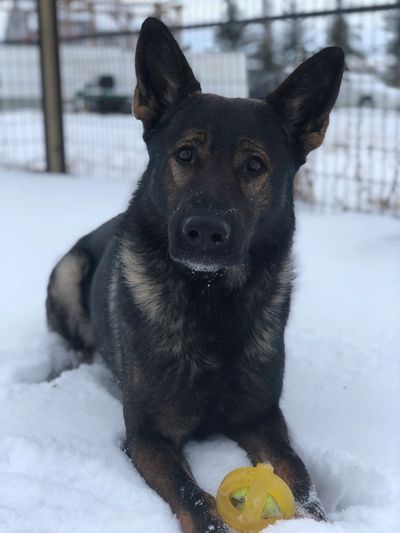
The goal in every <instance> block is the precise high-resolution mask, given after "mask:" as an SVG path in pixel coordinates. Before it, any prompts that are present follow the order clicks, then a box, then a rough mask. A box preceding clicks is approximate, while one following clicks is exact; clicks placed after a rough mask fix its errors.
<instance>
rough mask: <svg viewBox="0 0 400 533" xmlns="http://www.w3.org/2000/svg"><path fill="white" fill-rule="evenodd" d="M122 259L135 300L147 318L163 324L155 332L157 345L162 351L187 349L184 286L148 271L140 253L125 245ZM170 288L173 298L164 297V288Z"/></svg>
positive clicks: (125, 274) (176, 351)
mask: <svg viewBox="0 0 400 533" xmlns="http://www.w3.org/2000/svg"><path fill="white" fill-rule="evenodd" d="M121 261H122V265H123V272H124V277H125V279H126V281H127V283H128V286H129V289H130V291H131V294H132V296H133V299H134V300H135V302H136V303H137V304H138V306H139V307H140V308H141V309H142V311H144V313H145V314H146V315H147V317H148V318H149V319H150V320H151V321H152V322H153V323H154V324H157V323H158V324H159V325H160V327H159V328H158V329H157V330H156V331H155V335H156V334H157V333H158V335H157V347H158V349H159V350H161V351H166V352H172V353H180V352H181V351H182V348H183V341H184V336H183V323H184V309H183V308H182V306H181V305H180V300H181V298H180V291H181V286H180V285H179V284H175V285H174V286H171V285H168V286H166V287H163V285H161V284H160V283H159V282H158V281H157V280H156V279H155V278H153V277H152V276H150V275H149V274H148V273H147V269H146V265H145V263H144V262H143V260H142V258H141V257H140V256H139V254H135V253H133V252H131V251H129V250H128V247H127V246H122V253H121ZM164 289H165V290H168V289H170V292H171V295H170V297H164V298H163V291H164Z"/></svg>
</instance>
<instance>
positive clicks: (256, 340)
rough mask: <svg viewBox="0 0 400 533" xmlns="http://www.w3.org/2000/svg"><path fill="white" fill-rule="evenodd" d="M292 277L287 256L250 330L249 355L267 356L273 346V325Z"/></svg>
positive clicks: (290, 262)
mask: <svg viewBox="0 0 400 533" xmlns="http://www.w3.org/2000/svg"><path fill="white" fill-rule="evenodd" d="M292 279H293V266H292V259H291V257H288V258H287V260H286V261H285V262H284V264H283V265H282V268H281V270H280V271H279V273H278V278H277V288H276V290H275V292H274V294H273V295H272V297H271V299H270V300H268V302H267V303H266V306H265V308H264V309H263V310H262V311H261V312H260V318H259V319H258V320H257V321H256V323H255V325H254V329H253V332H252V339H251V341H250V342H249V344H248V345H247V347H246V354H247V355H248V356H250V357H254V356H257V357H259V356H260V355H265V356H267V357H268V356H269V355H270V353H271V350H272V349H273V346H274V340H275V339H274V334H275V325H276V326H279V323H280V319H279V313H280V311H281V308H282V305H283V304H284V302H285V300H286V298H287V295H288V292H290V286H291V282H292Z"/></svg>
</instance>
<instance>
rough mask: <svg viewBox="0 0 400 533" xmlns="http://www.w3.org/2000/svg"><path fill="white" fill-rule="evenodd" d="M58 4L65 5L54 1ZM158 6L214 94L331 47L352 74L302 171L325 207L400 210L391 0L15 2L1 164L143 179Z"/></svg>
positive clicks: (9, 15)
mask: <svg viewBox="0 0 400 533" xmlns="http://www.w3.org/2000/svg"><path fill="white" fill-rule="evenodd" d="M53 8H54V11H53ZM149 15H152V16H156V17H158V18H161V19H162V20H163V21H164V22H166V23H167V24H168V25H169V27H170V28H171V29H173V31H174V35H175V37H176V39H177V40H178V41H179V43H180V45H181V47H182V48H183V49H184V51H185V53H186V54H187V56H188V58H189V62H190V64H191V65H192V67H193V70H194V72H195V74H196V76H197V77H198V79H199V80H200V82H201V84H202V87H203V91H204V92H215V93H217V94H220V95H223V96H229V97H247V96H251V97H256V98H262V97H264V96H265V95H266V94H267V93H268V92H270V91H271V90H272V89H274V88H275V87H276V86H277V85H278V84H279V83H280V82H281V81H282V79H283V78H284V77H285V76H287V75H288V74H289V73H290V72H291V70H292V69H293V68H294V67H296V66H297V65H298V64H299V63H300V62H301V61H303V60H304V59H306V58H307V57H309V56H310V55H311V54H313V53H314V52H317V51H318V50H320V49H321V48H322V47H324V46H328V45H338V46H341V47H342V48H343V49H344V51H345V53H346V62H347V65H346V72H345V75H344V81H343V85H342V89H341V93H340V96H339V100H338V102H337V105H336V108H335V110H334V112H333V114H332V116H331V124H330V127H329V130H328V135H327V138H326V141H325V143H324V146H323V148H322V149H321V150H318V151H316V152H315V153H313V154H311V156H310V158H309V162H308V164H307V165H306V167H305V168H304V169H303V170H302V171H301V172H300V174H299V176H298V177H297V180H296V194H297V197H298V198H300V199H302V200H304V201H306V202H308V203H310V204H313V205H315V206H317V207H321V208H323V209H334V210H347V209H351V210H358V211H374V212H377V211H382V212H388V213H391V214H394V215H397V216H398V215H400V3H399V2H398V1H388V2H385V1H384V0H301V1H300V0H247V1H242V0H202V1H198V0H180V1H179V0H173V1H158V2H154V1H151V0H142V1H136V0H54V1H53V0H44V1H43V0H39V1H37V0H2V1H1V2H0V66H1V67H0V169H7V170H14V169H18V170H33V171H39V172H43V171H46V170H52V171H61V172H66V173H68V174H71V175H85V176H91V177H93V179H95V178H101V177H104V178H110V179H114V180H131V181H132V182H134V181H135V180H137V178H138V177H139V176H140V174H141V173H142V171H143V169H144V167H145V164H146V160H147V159H146V158H147V156H146V152H145V147H144V144H143V141H142V138H141V134H142V131H141V123H139V122H138V121H136V120H135V119H134V118H132V116H131V96H132V93H133V87H134V85H135V74H134V50H135V45H136V41H137V37H138V32H139V28H140V25H141V23H142V21H143V20H144V18H146V17H147V16H149Z"/></svg>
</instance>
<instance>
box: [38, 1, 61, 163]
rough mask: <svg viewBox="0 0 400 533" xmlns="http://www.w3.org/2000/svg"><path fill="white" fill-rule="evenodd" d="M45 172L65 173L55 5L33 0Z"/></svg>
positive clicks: (50, 2)
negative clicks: (36, 29)
mask: <svg viewBox="0 0 400 533" xmlns="http://www.w3.org/2000/svg"><path fill="white" fill-rule="evenodd" d="M37 10H38V16H39V46H40V64H41V74H42V102H43V114H44V126H45V141H46V160H47V171H48V172H65V155H64V133H63V116H62V98H61V78H60V60H59V49H58V27H57V1H56V0H50V1H49V0H37Z"/></svg>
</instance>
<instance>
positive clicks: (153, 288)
mask: <svg viewBox="0 0 400 533" xmlns="http://www.w3.org/2000/svg"><path fill="white" fill-rule="evenodd" d="M121 261H122V264H123V271H124V276H125V279H126V281H127V283H128V285H129V288H130V289H131V293H132V296H133V298H134V300H135V301H136V302H137V303H138V305H139V306H140V307H141V308H142V309H143V310H144V311H145V312H146V313H147V315H148V316H149V318H150V319H151V320H153V321H154V320H156V319H157V317H158V316H159V314H160V312H161V302H160V297H161V293H162V287H161V286H160V285H159V284H158V283H157V281H156V280H154V279H152V278H151V277H150V276H148V274H147V272H146V266H145V265H144V263H143V261H142V259H141V258H140V257H139V255H138V254H133V253H131V252H130V251H129V250H128V248H127V247H126V246H125V247H122V252H121Z"/></svg>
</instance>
